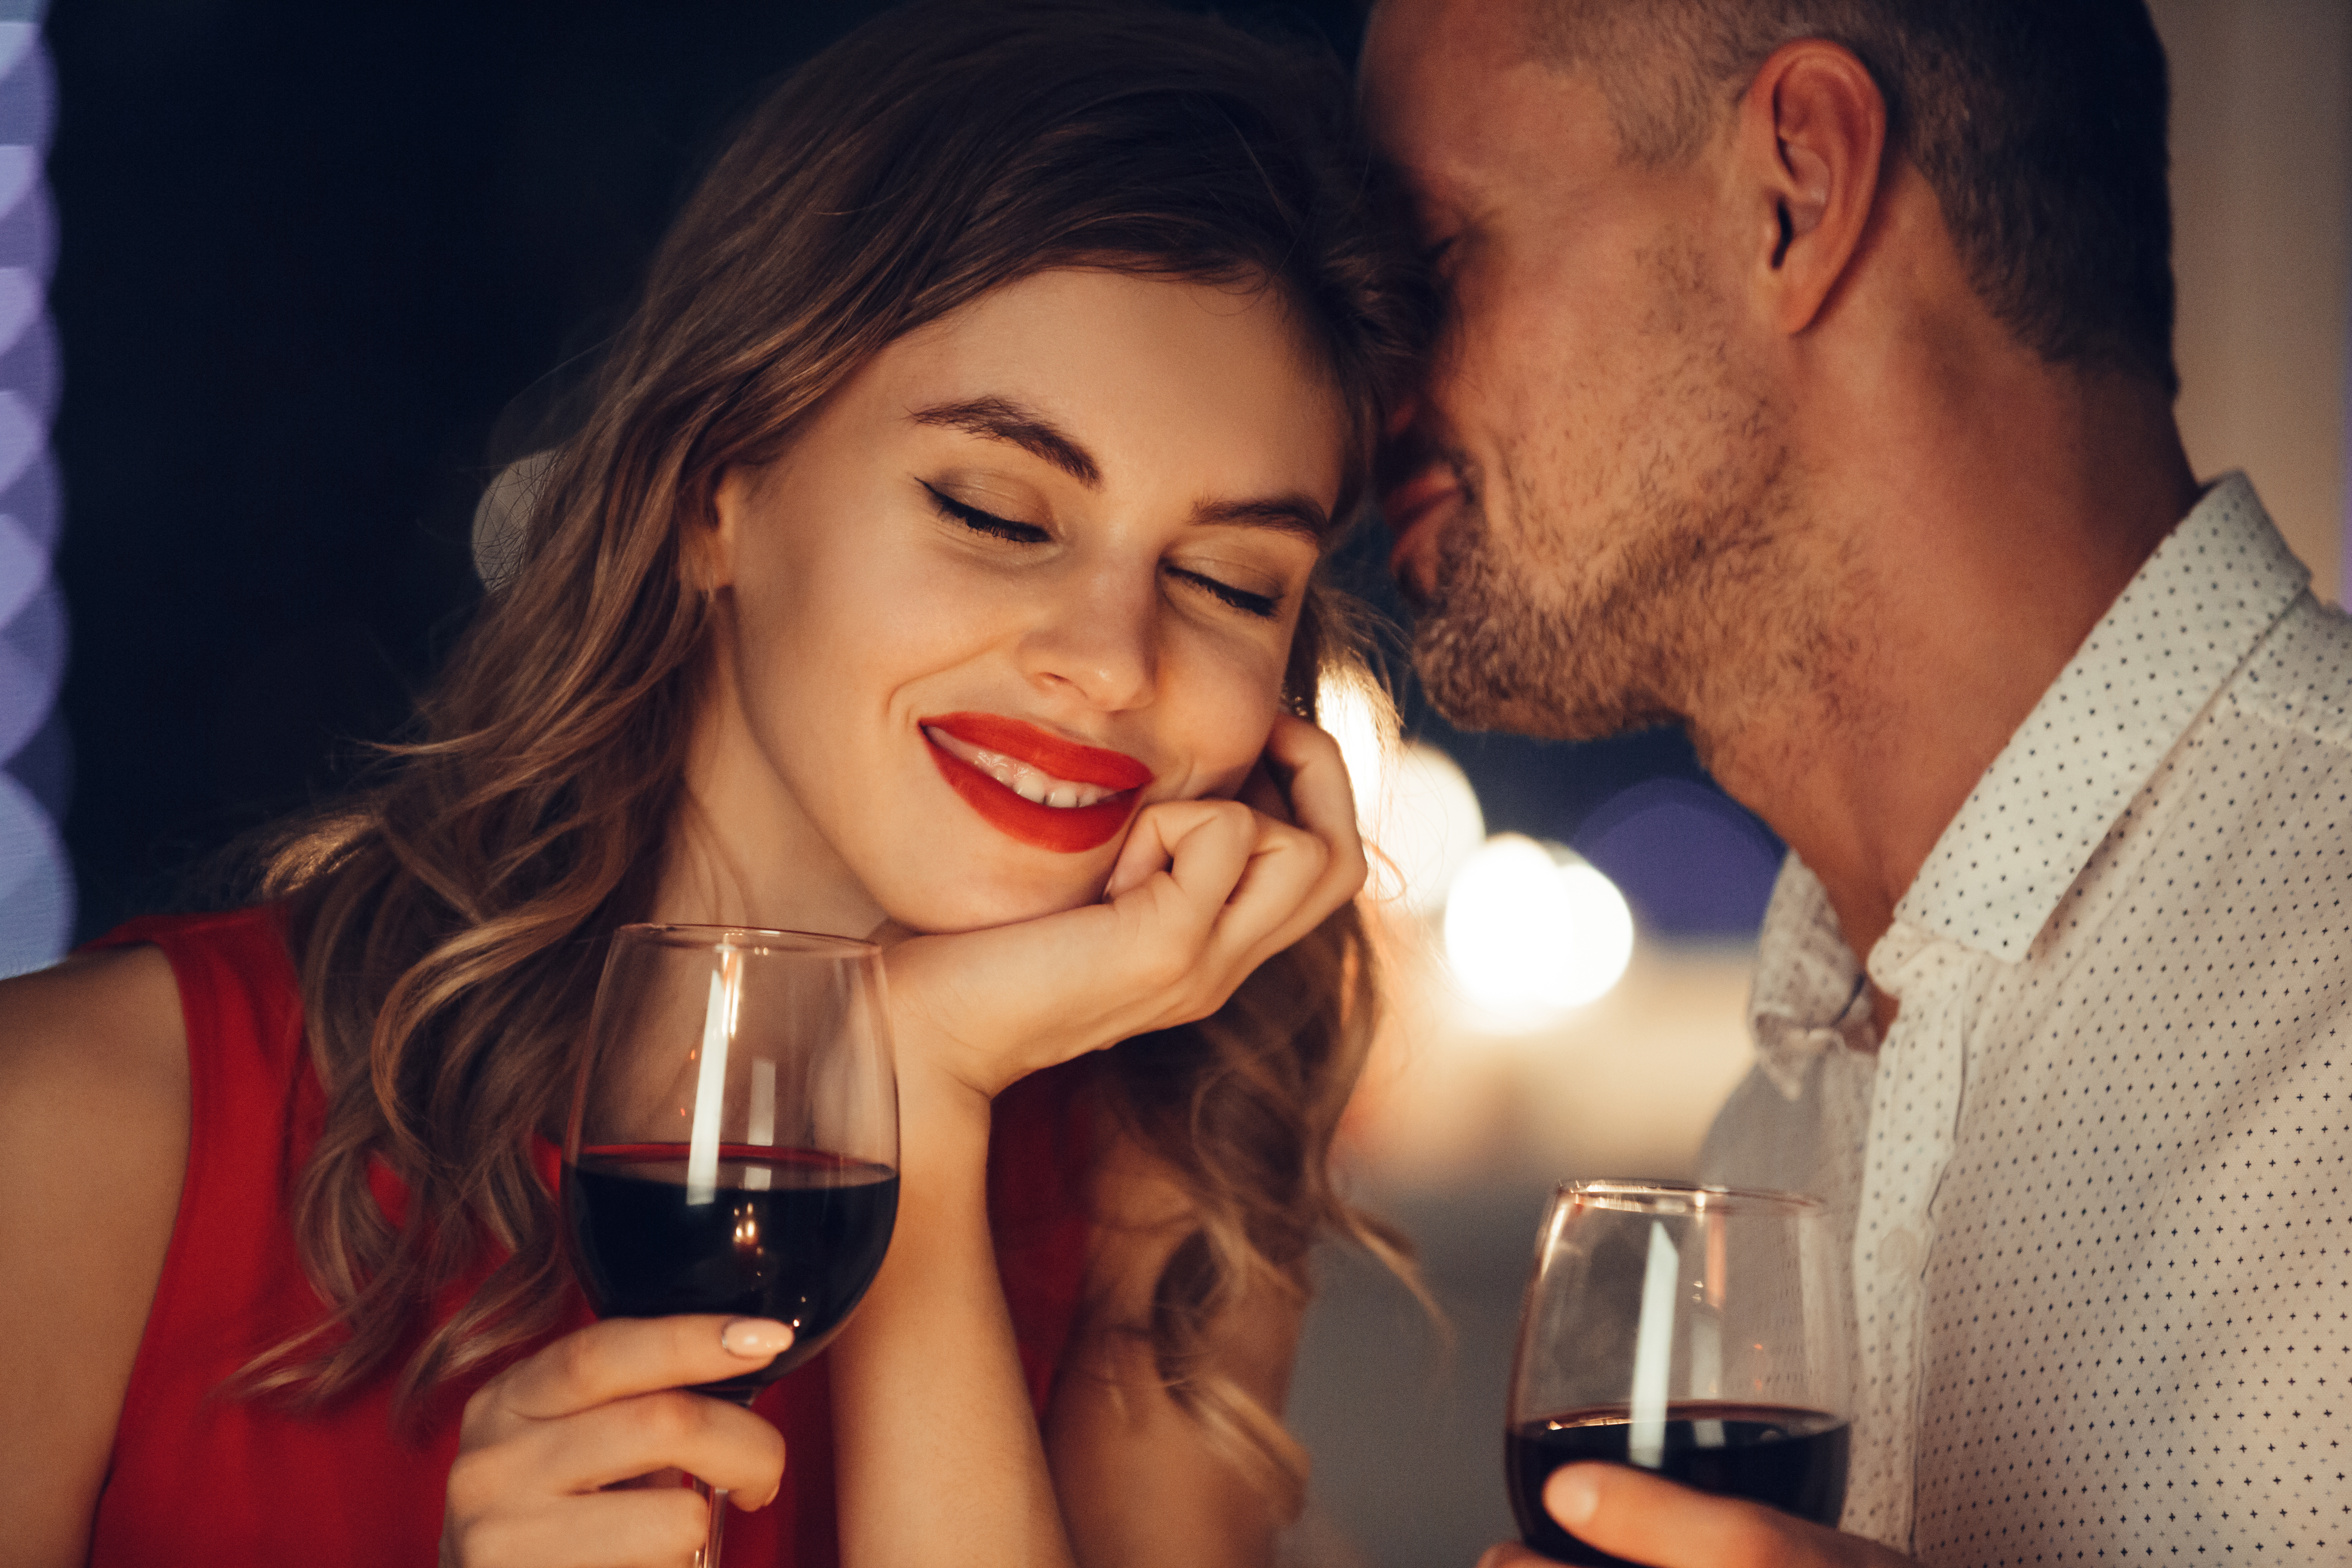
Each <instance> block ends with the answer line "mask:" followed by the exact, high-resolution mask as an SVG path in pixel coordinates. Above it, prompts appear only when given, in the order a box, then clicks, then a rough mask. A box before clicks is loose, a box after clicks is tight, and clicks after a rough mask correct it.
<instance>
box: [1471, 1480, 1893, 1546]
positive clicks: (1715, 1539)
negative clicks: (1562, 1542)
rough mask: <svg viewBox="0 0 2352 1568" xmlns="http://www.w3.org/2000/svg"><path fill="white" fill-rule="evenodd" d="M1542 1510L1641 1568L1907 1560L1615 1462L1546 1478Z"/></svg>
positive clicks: (1580, 1537)
mask: <svg viewBox="0 0 2352 1568" xmlns="http://www.w3.org/2000/svg"><path fill="white" fill-rule="evenodd" d="M1544 1507H1545V1508H1546V1509H1547V1510H1549V1512H1550V1514H1551V1516H1552V1518H1554V1519H1556V1520H1558V1521H1559V1522H1560V1525H1561V1527H1562V1528H1564V1529H1566V1530H1568V1531H1570V1532H1572V1533H1573V1534H1574V1535H1575V1536H1576V1538H1577V1539H1578V1540H1579V1541H1583V1542H1590V1543H1591V1544H1592V1545H1594V1546H1597V1547H1599V1548H1601V1551H1603V1552H1612V1553H1614V1554H1615V1555H1617V1556H1619V1557H1622V1558H1624V1559H1626V1560H1627V1561H1629V1562H1633V1563H1649V1564H1650V1565H1651V1568H1914V1565H1913V1564H1912V1563H1911V1559H1909V1558H1908V1557H1903V1556H1899V1555H1897V1554H1896V1553H1895V1552H1890V1551H1888V1550H1887V1549H1886V1548H1885V1547H1884V1546H1881V1545H1878V1544H1877V1543H1876V1542H1869V1541H1864V1540H1863V1539H1862V1538H1861V1537H1860V1536H1858V1535H1840V1534H1839V1533H1838V1532H1837V1531H1834V1530H1828V1529H1824V1528H1823V1527H1822V1526H1821V1525H1818V1524H1808V1523H1807V1522H1806V1521H1803V1520H1801V1519H1795V1518H1792V1517H1790V1515H1788V1514H1785V1513H1781V1512H1780V1511H1779V1510H1775V1509H1769V1508H1766V1507H1764V1506H1763V1505H1762V1504H1760V1503H1752V1502H1743V1501H1741V1500H1738V1499H1737V1498H1724V1497H1715V1496H1712V1495H1710V1494H1708V1493H1706V1492H1697V1491H1693V1490H1691V1489H1689V1488H1688V1487H1678V1486H1676V1485H1675V1483H1674V1482H1672V1481H1666V1480H1660V1479H1658V1478H1657V1477H1655V1476H1652V1475H1644V1474H1643V1472H1641V1471H1640V1470H1636V1469H1632V1468H1628V1467H1626V1466H1623V1465H1569V1466H1565V1467H1563V1468H1560V1469H1559V1470H1556V1471H1554V1472H1553V1473H1552V1478H1551V1479H1550V1480H1549V1481H1546V1482H1545V1483H1544ZM1544 1562H1545V1559H1543V1558H1541V1557H1538V1556H1537V1555H1536V1554H1535V1553H1534V1552H1529V1551H1528V1550H1527V1549H1526V1548H1525V1547H1520V1546H1497V1547H1496V1548H1494V1549H1493V1550H1492V1551H1490V1552H1487V1553H1486V1556H1484V1557H1482V1558H1480V1559H1479V1560H1478V1568H1543V1564H1544Z"/></svg>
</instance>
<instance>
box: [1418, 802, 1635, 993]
mask: <svg viewBox="0 0 2352 1568" xmlns="http://www.w3.org/2000/svg"><path fill="white" fill-rule="evenodd" d="M1632 959H1633V910H1631V909H1630V908H1628V907H1627V905H1626V903H1625V898H1624V895H1623V894H1622V893H1620V892H1618V890H1617V888H1616V885H1615V884H1614V883H1612V882H1611V881H1610V880H1609V879H1608V878H1606V877H1604V876H1602V875H1601V873H1600V872H1599V871H1596V870H1594V869H1593V868H1592V867H1591V866H1590V865H1588V864H1587V863H1586V862H1585V861H1584V860H1583V859H1582V858H1580V857H1578V856H1577V855H1575V854H1574V853H1572V852H1571V851H1570V850H1567V849H1563V848H1560V847H1558V846H1556V845H1545V844H1538V842H1536V840H1534V839H1532V838H1528V837H1522V836H1521V835H1519V834H1516V833H1498V834H1496V836H1495V837H1492V838H1490V839H1488V840H1487V841H1486V844H1485V845H1483V846H1482V847H1480V848H1479V849H1478V851H1477V852H1476V853H1475V854H1474V855H1472V856H1471V857H1470V858H1468V859H1467V860H1466V861H1465V863H1464V864H1463V867H1462V868H1461V870H1460V871H1459V872H1458V873H1456V874H1455V876H1454V880H1453V884H1452V886H1451V888H1450V889H1448V891H1447V896H1446V901H1445V962H1446V966H1447V968H1448V969H1450V970H1451V971H1452V972H1453V974H1454V982H1455V984H1457V985H1459V986H1460V987H1461V990H1462V994H1463V995H1464V997H1465V999H1466V1000H1468V1001H1469V1002H1470V1004H1471V1005H1473V1006H1475V1008H1476V1009H1477V1010H1478V1011H1479V1012H1480V1013H1481V1014H1482V1015H1484V1016H1485V1018H1486V1021H1488V1022H1490V1023H1492V1024H1493V1025H1494V1026H1497V1027H1500V1028H1506V1029H1508V1028H1538V1027H1541V1026H1543V1025H1544V1024H1546V1023H1549V1022H1550V1021H1551V1020H1553V1019H1555V1018H1557V1017H1559V1015H1561V1014H1562V1013H1565V1012H1568V1011H1569V1010H1570V1009H1572V1008H1576V1007H1580V1006H1582V1005H1585V1004H1586V1003H1588V1002H1591V1001H1594V1000H1597V999H1598V998H1600V997H1601V996H1602V995H1605V994H1607V993H1608V991H1609V989H1610V987H1612V986H1613V985H1615V984H1617V982H1618V980H1619V978H1620V977H1622V975H1623V974H1624V973H1625V966H1626V964H1627V963H1630V962H1631V961H1632Z"/></svg>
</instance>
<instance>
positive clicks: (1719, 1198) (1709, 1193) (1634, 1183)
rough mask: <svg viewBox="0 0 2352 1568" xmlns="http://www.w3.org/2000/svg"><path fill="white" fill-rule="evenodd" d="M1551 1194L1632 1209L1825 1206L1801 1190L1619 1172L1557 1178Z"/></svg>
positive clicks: (1823, 1209)
mask: <svg viewBox="0 0 2352 1568" xmlns="http://www.w3.org/2000/svg"><path fill="white" fill-rule="evenodd" d="M1552 1197H1553V1201H1554V1202H1556V1203H1574V1204H1576V1205H1580V1206H1581V1207H1584V1208H1597V1209H1613V1210H1618V1211H1622V1212H1625V1213H1631V1214H1729V1213H1733V1212H1735V1211H1737V1210H1739V1209H1759V1208H1761V1209H1780V1210H1784V1211H1787V1210H1794V1211H1796V1212H1798V1213H1804V1214H1823V1213H1827V1212H1828V1206H1829V1205H1826V1204H1824V1203H1822V1200H1821V1199H1819V1198H1816V1197H1809V1196H1807V1195H1806V1194H1803V1193H1785V1192H1778V1191H1775V1190H1773V1189H1771V1188H1769V1187H1724V1186H1717V1185H1714V1184H1711V1183H1704V1182H1660V1181H1650V1180H1645V1179H1640V1178H1627V1177H1622V1176H1596V1177H1591V1178H1587V1179H1584V1180H1580V1181H1573V1182H1562V1183H1560V1184H1559V1186H1558V1187H1557V1188H1555V1189H1554V1190H1553V1194H1552Z"/></svg>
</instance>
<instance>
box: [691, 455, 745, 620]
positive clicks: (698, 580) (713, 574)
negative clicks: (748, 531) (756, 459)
mask: <svg viewBox="0 0 2352 1568" xmlns="http://www.w3.org/2000/svg"><path fill="white" fill-rule="evenodd" d="M759 479H760V471H759V470H758V469H756V468H749V467H747V466H745V465H743V464H740V463H738V464H736V465H735V466H734V467H732V468H727V469H724V470H722V471H721V472H720V474H719V482H718V483H717V484H716V485H713V486H712V487H711V489H710V505H709V508H708V509H707V510H706V512H705V515H704V516H703V517H702V518H700V519H699V520H696V521H690V522H688V525H687V527H686V528H685V530H684V531H683V536H682V538H681V540H680V542H679V570H680V571H681V572H682V573H683V574H685V577H686V585H687V586H688V588H689V589H692V590H693V591H695V592H697V593H699V594H701V595H704V596H705V597H708V596H709V595H712V594H715V593H717V592H719V589H721V588H727V587H731V586H733V585H734V582H735V552H737V551H738V550H739V549H740V548H741V545H742V539H743V530H744V528H745V527H746V526H747V523H748V520H747V517H746V513H747V512H748V511H749V510H750V509H751V505H752V501H753V499H754V498H755V497H756V496H757V495H758V493H759Z"/></svg>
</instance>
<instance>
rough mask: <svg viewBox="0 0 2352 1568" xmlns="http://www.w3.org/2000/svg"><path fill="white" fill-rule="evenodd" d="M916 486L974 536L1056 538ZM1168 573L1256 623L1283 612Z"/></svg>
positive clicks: (1028, 540) (1234, 591)
mask: <svg viewBox="0 0 2352 1568" xmlns="http://www.w3.org/2000/svg"><path fill="white" fill-rule="evenodd" d="M916 482H917V483H918V484H920V485H922V487H923V489H924V490H925V492H926V493H928V494H929V496H930V498H931V503H932V505H934V506H936V507H937V508H938V509H939V511H940V516H941V517H944V518H946V519H948V520H949V521H953V522H959V523H961V524H962V525H963V526H964V527H966V528H968V529H970V530H971V531H973V532H974V533H980V534H985V535H987V536H988V537H989V538H991V539H1001V540H1003V541H1004V542H1007V543H1009V544H1044V543H1046V542H1049V541H1050V540H1051V539H1052V538H1053V535H1052V534H1051V533H1049V532H1048V531H1045V529H1043V528H1040V527H1038V526H1037V525H1036V524H1035V523H1034V522H1017V521H1013V519H1012V518H1009V517H999V516H997V515H996V513H994V512H992V511H984V510H982V509H981V508H979V507H976V506H974V505H972V504H971V502H970V501H962V500H957V499H956V498H955V497H953V496H951V495H950V494H948V493H947V492H946V491H945V490H942V489H939V488H938V487H937V486H935V485H933V484H931V483H929V481H927V480H920V479H919V480H917V481H916ZM1166 570H1167V572H1168V574H1169V575H1170V576H1171V577H1173V578H1174V579H1175V580H1176V581H1177V582H1179V583H1181V584H1184V585H1185V586H1186V587H1188V588H1191V589H1192V590H1193V591H1195V592H1197V593H1202V594H1205V595H1208V596H1209V597H1211V598H1213V599H1214V600H1216V601H1217V602H1218V603H1219V604H1221V605H1225V606H1227V607H1228V608H1230V609H1234V610H1238V611H1239V612H1241V613H1242V614H1243V615H1245V616H1251V617H1253V618H1254V619H1256V620H1262V621H1270V620H1272V619H1274V617H1275V616H1276V614H1277V613H1278V612H1279V611H1280V610H1281V608H1282V595H1280V594H1256V593H1252V592H1251V591H1250V590H1249V589H1247V588H1242V587H1237V586H1235V585H1234V584H1232V583H1229V582H1226V581H1225V580H1224V579H1223V578H1222V577H1219V576H1216V575H1214V574H1211V573H1207V572H1202V571H1198V570H1195V569H1194V568H1192V567H1189V566H1177V565H1171V566H1169V567H1167V568H1166Z"/></svg>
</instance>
